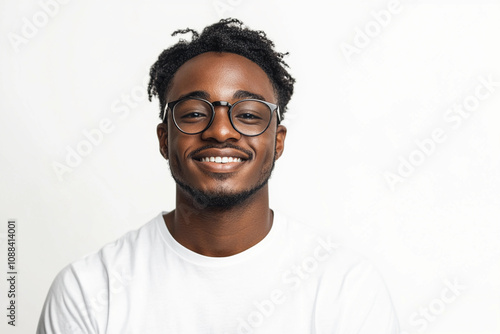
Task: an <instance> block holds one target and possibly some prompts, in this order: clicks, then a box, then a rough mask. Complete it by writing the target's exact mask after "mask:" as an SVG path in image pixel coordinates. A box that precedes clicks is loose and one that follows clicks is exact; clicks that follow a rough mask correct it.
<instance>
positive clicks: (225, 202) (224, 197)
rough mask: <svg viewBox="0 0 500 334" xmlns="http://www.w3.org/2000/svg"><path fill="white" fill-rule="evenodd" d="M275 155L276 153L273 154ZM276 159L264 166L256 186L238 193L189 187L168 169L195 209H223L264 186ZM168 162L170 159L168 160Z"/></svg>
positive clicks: (235, 204) (241, 200)
mask: <svg viewBox="0 0 500 334" xmlns="http://www.w3.org/2000/svg"><path fill="white" fill-rule="evenodd" d="M275 156H276V155H275ZM275 162H276V159H275V158H273V162H272V165H271V167H270V168H266V169H264V170H263V171H262V173H261V177H260V179H259V182H258V183H257V185H256V186H254V187H253V188H251V189H249V190H244V191H241V192H239V193H234V194H231V193H226V192H224V190H216V191H213V192H205V191H202V190H200V189H196V188H194V187H191V186H190V185H188V184H187V183H184V182H182V181H181V180H180V179H179V178H177V177H176V176H175V175H174V173H173V172H172V168H170V171H171V173H172V177H173V179H174V181H175V183H177V185H178V186H179V187H180V188H181V189H182V190H184V191H185V192H186V193H188V194H189V195H190V196H191V197H192V198H193V199H194V203H195V205H196V208H197V209H209V210H215V211H223V210H228V209H231V208H233V207H235V206H237V205H241V204H242V203H244V202H245V201H247V200H248V199H249V198H250V197H252V196H253V195H254V194H255V193H256V192H257V191H259V190H260V189H262V187H264V186H265V185H266V184H267V183H268V181H269V179H270V178H271V174H272V171H273V169H274V164H275ZM169 163H170V160H169Z"/></svg>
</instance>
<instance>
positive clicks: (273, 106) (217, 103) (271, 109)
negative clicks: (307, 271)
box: [163, 97, 281, 137]
mask: <svg viewBox="0 0 500 334" xmlns="http://www.w3.org/2000/svg"><path fill="white" fill-rule="evenodd" d="M186 100H199V101H203V102H205V103H207V104H208V105H210V106H211V108H212V118H211V119H210V122H208V124H207V126H206V127H205V128H204V129H203V130H201V131H198V132H195V133H190V132H186V131H183V130H182V129H181V128H180V126H179V125H178V124H177V122H176V121H175V118H174V113H173V110H174V108H175V105H176V104H177V103H180V102H182V101H186ZM245 101H257V102H261V103H263V104H265V105H267V107H268V108H269V112H270V113H271V117H269V122H268V123H267V126H266V127H265V129H264V130H262V131H261V132H260V133H258V134H255V135H247V134H245V133H243V132H241V131H240V130H238V129H237V128H236V127H235V126H234V123H233V119H232V118H231V112H232V110H233V108H234V106H236V105H238V104H239V103H241V102H245ZM219 106H224V107H229V109H228V110H227V116H228V117H229V122H231V126H232V127H233V129H235V130H236V131H237V132H238V133H240V134H242V135H244V136H247V137H256V136H260V135H261V134H263V133H264V132H266V130H267V129H268V128H269V125H270V124H271V121H272V120H273V113H274V112H275V111H276V117H277V119H278V124H280V123H281V116H280V113H279V106H278V105H276V104H274V103H271V102H267V101H263V100H259V99H243V100H239V101H236V102H235V103H233V104H231V103H229V102H227V101H214V102H210V101H208V100H205V99H202V98H199V97H185V98H182V99H179V100H175V101H172V102H169V103H167V105H166V106H165V111H164V113H163V122H164V123H165V119H166V118H167V113H168V110H169V109H170V110H171V111H172V112H171V114H172V121H173V122H174V124H175V127H176V128H177V129H178V130H179V131H180V132H182V133H185V134H187V135H197V134H200V133H202V132H204V131H206V130H207V129H208V128H209V127H210V126H211V125H212V123H213V121H214V118H215V107H219Z"/></svg>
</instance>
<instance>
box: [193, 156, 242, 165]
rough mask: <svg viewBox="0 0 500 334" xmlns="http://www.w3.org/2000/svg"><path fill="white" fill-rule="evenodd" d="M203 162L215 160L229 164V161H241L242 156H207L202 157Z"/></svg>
mask: <svg viewBox="0 0 500 334" xmlns="http://www.w3.org/2000/svg"><path fill="white" fill-rule="evenodd" d="M200 160H201V161H202V162H215V163H218V164H227V163H228V162H241V158H234V157H206V158H201V159H200Z"/></svg>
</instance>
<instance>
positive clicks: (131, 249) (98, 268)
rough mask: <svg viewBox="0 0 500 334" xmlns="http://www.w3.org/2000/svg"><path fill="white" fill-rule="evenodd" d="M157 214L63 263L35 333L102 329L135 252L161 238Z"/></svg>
mask: <svg viewBox="0 0 500 334" xmlns="http://www.w3.org/2000/svg"><path fill="white" fill-rule="evenodd" d="M160 218H162V216H161V215H158V216H157V217H155V218H153V219H152V220H150V221H149V222H148V223H146V224H144V225H143V226H142V227H140V228H139V229H136V230H133V231H129V232H127V233H126V234H124V235H123V236H122V237H120V238H118V239H117V240H115V241H113V242H110V243H108V244H106V245H105V246H104V247H102V248H101V249H100V250H99V251H97V252H93V253H90V254H88V255H86V256H84V257H83V258H81V259H79V260H76V261H74V262H72V263H70V264H68V265H67V266H65V267H64V268H63V269H62V270H61V271H60V272H59V273H58V274H57V276H56V277H55V279H54V281H53V283H52V285H51V287H50V289H49V292H48V294H47V298H46V300H45V304H44V307H43V310H42V314H41V317H40V322H39V329H38V332H37V333H46V332H51V331H50V330H47V328H52V329H53V328H58V329H60V330H61V332H67V330H69V329H71V330H72V332H74V333H80V332H82V333H87V332H88V333H94V332H96V333H97V332H101V331H100V330H102V329H103V328H105V325H106V317H107V313H108V310H107V305H108V303H109V298H110V295H109V294H110V292H113V289H115V290H116V289H123V287H125V286H127V285H128V284H129V283H130V282H131V279H132V276H131V275H132V274H131V273H132V270H133V268H134V264H135V263H136V262H137V261H136V259H137V257H138V253H144V252H152V250H150V248H151V247H153V245H155V244H158V243H154V242H151V240H152V238H161V236H159V235H158V234H159V233H157V229H158V225H159V224H160V221H159V219H160ZM160 244H161V243H160ZM77 329H79V330H80V332H79V331H78V330H77Z"/></svg>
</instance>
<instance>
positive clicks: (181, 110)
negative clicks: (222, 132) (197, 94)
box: [172, 99, 212, 133]
mask: <svg viewBox="0 0 500 334" xmlns="http://www.w3.org/2000/svg"><path fill="white" fill-rule="evenodd" d="M172 115H173V116H174V122H175V124H177V126H178V127H179V129H181V131H184V132H186V133H199V132H202V131H203V130H205V129H206V127H207V126H208V124H209V123H210V120H211V119H212V106H211V105H210V104H208V103H207V102H204V101H201V100H196V99H187V100H184V101H181V102H179V103H177V104H176V105H175V107H174V110H173V111H172Z"/></svg>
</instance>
